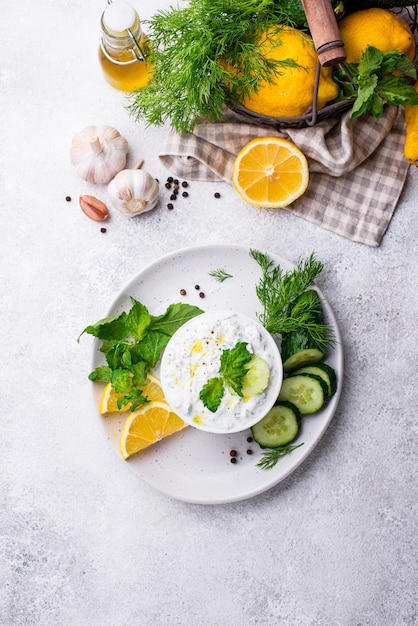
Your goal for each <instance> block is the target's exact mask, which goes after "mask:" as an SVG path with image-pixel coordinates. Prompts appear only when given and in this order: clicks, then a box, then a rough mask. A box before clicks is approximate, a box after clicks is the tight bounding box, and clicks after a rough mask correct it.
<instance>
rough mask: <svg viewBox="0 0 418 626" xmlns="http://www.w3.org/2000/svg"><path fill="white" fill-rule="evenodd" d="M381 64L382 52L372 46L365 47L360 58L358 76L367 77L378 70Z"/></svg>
mask: <svg viewBox="0 0 418 626" xmlns="http://www.w3.org/2000/svg"><path fill="white" fill-rule="evenodd" d="M382 62H383V52H382V51H381V50H379V49H378V48H375V47H374V46H367V48H366V49H365V51H364V52H363V54H362V55H361V57H360V60H359V63H358V72H359V74H360V76H362V77H367V76H370V75H371V74H373V73H375V72H377V71H378V70H380V68H381V65H382Z"/></svg>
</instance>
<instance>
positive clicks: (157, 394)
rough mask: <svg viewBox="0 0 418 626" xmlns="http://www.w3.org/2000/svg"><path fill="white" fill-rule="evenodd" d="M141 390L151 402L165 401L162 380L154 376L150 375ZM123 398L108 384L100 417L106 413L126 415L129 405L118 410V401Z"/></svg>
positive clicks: (103, 396) (101, 400) (101, 399)
mask: <svg viewBox="0 0 418 626" xmlns="http://www.w3.org/2000/svg"><path fill="white" fill-rule="evenodd" d="M140 389H142V393H143V395H144V396H145V397H146V398H148V400H149V401H150V402H153V401H156V402H161V401H164V400H165V397H164V392H163V390H162V387H161V382H160V379H159V378H157V376H154V374H148V376H147V382H146V384H145V386H144V387H140ZM121 397H122V394H121V393H116V391H115V390H114V389H113V387H112V385H111V384H110V383H108V384H107V385H106V387H105V388H104V389H103V393H102V397H101V398H100V405H99V412H100V415H105V414H106V413H125V412H126V411H129V408H130V407H129V404H125V405H124V406H123V407H122V408H121V409H118V399H119V398H121Z"/></svg>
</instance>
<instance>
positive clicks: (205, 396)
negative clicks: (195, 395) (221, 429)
mask: <svg viewBox="0 0 418 626" xmlns="http://www.w3.org/2000/svg"><path fill="white" fill-rule="evenodd" d="M223 395H224V383H223V380H222V378H210V379H209V380H208V382H207V383H206V384H205V385H204V386H203V387H202V389H201V390H200V393H199V398H200V399H201V400H202V402H203V404H204V405H205V407H206V408H207V409H209V411H211V412H212V413H215V411H217V410H218V408H219V405H220V404H221V400H222V398H223Z"/></svg>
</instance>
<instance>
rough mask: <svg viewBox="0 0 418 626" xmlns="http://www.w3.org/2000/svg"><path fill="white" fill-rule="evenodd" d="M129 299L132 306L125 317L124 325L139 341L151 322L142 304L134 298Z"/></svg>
mask: <svg viewBox="0 0 418 626" xmlns="http://www.w3.org/2000/svg"><path fill="white" fill-rule="evenodd" d="M131 301H132V308H131V310H130V311H129V314H128V315H127V317H126V327H127V329H128V332H129V333H130V334H131V336H132V337H133V338H134V339H136V340H137V341H141V339H142V338H143V337H144V336H145V333H146V332H147V328H148V327H149V325H150V324H151V315H150V314H149V313H148V309H147V308H146V307H145V306H144V305H143V304H141V303H140V302H138V301H137V300H135V299H134V298H131Z"/></svg>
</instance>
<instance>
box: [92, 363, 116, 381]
mask: <svg viewBox="0 0 418 626" xmlns="http://www.w3.org/2000/svg"><path fill="white" fill-rule="evenodd" d="M111 377H112V370H111V368H110V367H108V366H106V365H102V366H100V367H96V369H95V370H93V371H92V372H91V373H90V374H89V380H93V381H100V382H105V383H109V382H110V379H111Z"/></svg>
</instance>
